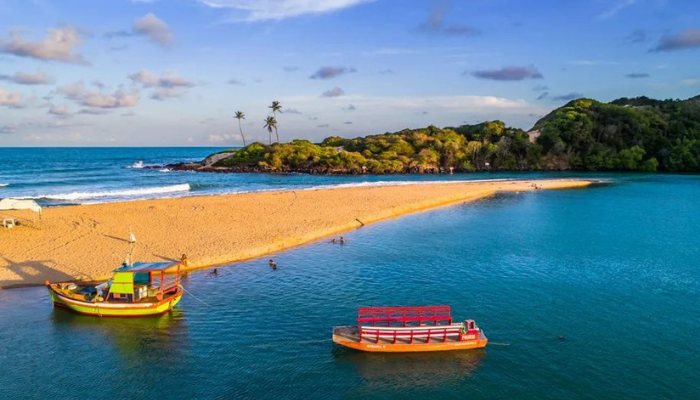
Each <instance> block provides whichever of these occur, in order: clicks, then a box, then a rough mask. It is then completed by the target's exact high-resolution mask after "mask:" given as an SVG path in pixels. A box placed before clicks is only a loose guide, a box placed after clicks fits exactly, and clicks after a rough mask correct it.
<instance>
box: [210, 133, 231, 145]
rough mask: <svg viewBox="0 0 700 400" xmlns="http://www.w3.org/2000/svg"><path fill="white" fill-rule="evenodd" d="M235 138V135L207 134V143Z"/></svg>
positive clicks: (222, 141) (228, 140)
mask: <svg viewBox="0 0 700 400" xmlns="http://www.w3.org/2000/svg"><path fill="white" fill-rule="evenodd" d="M236 139H237V136H235V135H229V134H226V135H209V136H207V142H209V143H224V142H231V141H234V140H236Z"/></svg>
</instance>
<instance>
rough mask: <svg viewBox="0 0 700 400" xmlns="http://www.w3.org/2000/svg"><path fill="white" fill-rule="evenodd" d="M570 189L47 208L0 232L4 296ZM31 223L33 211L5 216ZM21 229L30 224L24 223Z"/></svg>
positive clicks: (409, 189) (486, 188) (309, 194)
mask: <svg viewBox="0 0 700 400" xmlns="http://www.w3.org/2000/svg"><path fill="white" fill-rule="evenodd" d="M533 182H536V183H537V185H540V186H541V187H542V189H564V188H574V187H583V186H586V185H589V184H591V183H592V182H591V181H585V180H538V181H495V182H494V181H492V182H481V183H479V182H475V183H466V182H459V183H433V184H414V185H396V186H364V187H345V188H334V189H317V190H297V191H279V192H258V193H246V194H231V195H220V196H200V197H185V198H171V199H156V200H142V201H131V202H123V203H109V204H95V205H80V206H67V207H55V208H49V209H44V213H43V218H42V220H41V222H37V223H30V222H26V223H24V224H22V225H20V226H18V227H16V228H13V229H4V228H0V288H8V287H14V286H26V285H36V284H42V283H43V282H44V281H45V280H49V281H52V282H56V281H68V280H92V279H101V278H106V277H108V276H109V275H110V271H112V270H113V269H115V268H117V267H119V265H120V264H121V263H122V262H123V261H124V258H125V256H126V254H127V251H128V247H129V246H128V242H127V239H128V237H129V230H130V229H131V230H132V231H133V232H134V234H135V236H136V238H137V241H138V243H137V246H136V251H135V254H134V258H133V259H134V260H135V261H166V260H179V259H180V257H181V255H182V254H186V255H187V257H188V260H189V267H190V268H192V269H195V268H202V267H207V266H213V265H220V264H224V263H231V262H234V261H240V260H244V259H248V258H253V257H259V256H263V255H265V254H269V253H273V252H276V251H279V250H282V249H286V248H289V247H293V246H296V245H300V244H303V243H308V242H310V241H313V240H317V239H320V238H324V237H328V236H330V235H333V234H338V233H340V232H343V231H347V230H351V229H355V228H358V227H360V226H361V223H360V222H358V220H359V221H362V223H364V224H369V223H372V222H377V221H380V220H383V219H387V218H392V217H396V216H399V215H402V214H407V213H411V212H416V211H420V210H425V209H429V208H434V207H439V206H444V205H449V204H455V203H460V202H465V201H469V200H474V199H478V198H483V197H487V196H491V195H493V194H494V193H496V192H497V191H505V192H517V191H530V190H534V188H533V186H532V184H533ZM3 214H11V215H12V214H13V215H16V216H18V217H26V218H29V219H31V218H33V216H32V215H31V214H29V213H23V212H13V213H8V212H3ZM23 222H24V221H23Z"/></svg>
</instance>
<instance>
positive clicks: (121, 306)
mask: <svg viewBox="0 0 700 400" xmlns="http://www.w3.org/2000/svg"><path fill="white" fill-rule="evenodd" d="M48 289H49V294H50V295H51V301H52V302H53V304H54V306H58V307H65V308H67V309H69V310H71V311H74V312H76V313H78V314H83V315H91V316H97V317H146V316H151V315H159V314H164V313H166V312H168V311H170V310H172V309H173V307H175V306H176V305H177V303H179V302H180V299H181V298H182V292H181V291H178V292H176V293H174V294H173V295H171V296H168V297H166V298H164V299H163V300H161V301H158V302H152V303H115V302H101V303H91V302H86V301H80V300H76V299H72V298H69V297H67V296H64V295H63V294H61V293H60V292H57V291H56V290H54V288H53V287H52V286H51V285H49V286H48Z"/></svg>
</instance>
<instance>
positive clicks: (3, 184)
mask: <svg viewBox="0 0 700 400" xmlns="http://www.w3.org/2000/svg"><path fill="white" fill-rule="evenodd" d="M5 186H10V184H9V183H0V187H5Z"/></svg>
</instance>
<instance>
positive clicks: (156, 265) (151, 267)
mask: <svg viewBox="0 0 700 400" xmlns="http://www.w3.org/2000/svg"><path fill="white" fill-rule="evenodd" d="M179 264H181V262H180V261H177V262H135V263H133V264H132V265H122V266H121V267H119V268H117V269H115V270H114V272H156V271H158V272H160V271H167V270H169V269H170V268H175V267H177V266H178V265H179Z"/></svg>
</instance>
